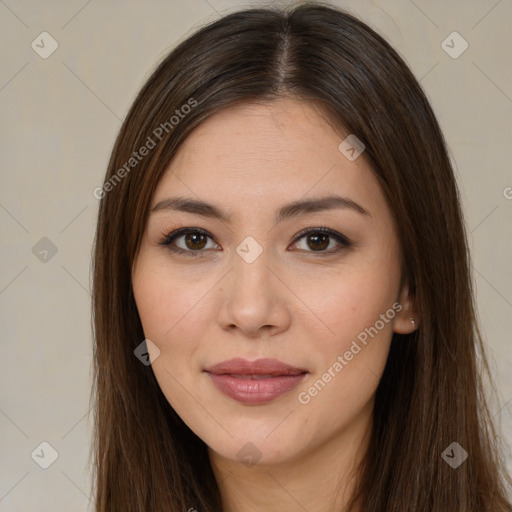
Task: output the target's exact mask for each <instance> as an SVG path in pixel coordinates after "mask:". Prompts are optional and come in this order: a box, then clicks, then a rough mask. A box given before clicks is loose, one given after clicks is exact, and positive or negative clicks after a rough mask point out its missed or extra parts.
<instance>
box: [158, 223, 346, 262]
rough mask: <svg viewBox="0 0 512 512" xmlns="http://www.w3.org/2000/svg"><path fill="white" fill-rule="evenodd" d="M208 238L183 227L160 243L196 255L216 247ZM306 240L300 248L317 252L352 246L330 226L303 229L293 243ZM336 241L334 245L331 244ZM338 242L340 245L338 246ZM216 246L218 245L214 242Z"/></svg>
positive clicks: (196, 231) (177, 251) (206, 235)
mask: <svg viewBox="0 0 512 512" xmlns="http://www.w3.org/2000/svg"><path fill="white" fill-rule="evenodd" d="M208 239H210V240H211V241H212V242H213V238H212V237H211V235H210V234H209V233H208V232H206V231H204V230H202V229H198V228H181V229H178V230H176V231H174V232H173V233H169V234H168V235H166V236H165V237H164V238H163V240H162V241H161V242H160V245H163V246H166V247H168V249H169V250H170V251H172V252H175V253H187V255H191V256H196V255H199V254H201V253H204V252H205V251H203V249H212V248H213V249H214V248H215V247H207V245H208ZM180 240H181V241H182V244H181V245H180V244H178V243H177V242H178V241H180ZM301 240H304V242H305V244H306V245H305V247H302V248H301V247H299V249H300V250H304V251H306V252H317V253H327V254H332V253H334V252H338V251H340V250H342V249H344V248H347V247H350V245H351V242H350V240H349V239H348V238H347V237H346V236H344V235H342V234H341V233H338V232H337V231H333V230H331V229H328V228H309V229H307V230H305V231H302V232H301V233H299V234H298V235H297V237H296V238H295V241H294V242H293V244H292V245H295V246H298V245H299V243H298V242H299V241H301ZM333 241H334V242H335V244H334V247H333V246H332V245H331V244H332V242H333ZM336 244H337V246H338V247H336ZM213 245H214V246H217V247H218V245H217V244H216V243H215V242H213Z"/></svg>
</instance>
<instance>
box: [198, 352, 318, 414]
mask: <svg viewBox="0 0 512 512" xmlns="http://www.w3.org/2000/svg"><path fill="white" fill-rule="evenodd" d="M204 371H205V372H206V373H208V375H209V376H210V378H211V379H212V382H213V384H215V386H216V387H217V388H218V389H219V390H220V391H221V392H223V393H224V394H225V395H227V396H229V397H230V398H233V399H234V400H237V401H239V402H242V403H246V404H261V403H266V402H269V401H271V400H274V399H275V398H277V397H279V396H281V395H283V394H285V393H287V392H288V391H290V390H292V389H293V388H295V387H296V386H298V385H299V384H300V382H301V381H302V380H303V378H304V377H305V376H306V374H307V373H308V372H307V370H304V369H302V368H296V367H293V366H290V365H288V364H286V363H283V362H282V361H278V360H277V359H257V360H256V361H247V360H246V359H241V358H234V359H229V360H228V361H223V362H221V363H218V364H216V365H213V366H210V367H208V368H206V369H205V370H204Z"/></svg>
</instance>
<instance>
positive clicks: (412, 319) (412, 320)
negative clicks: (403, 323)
mask: <svg viewBox="0 0 512 512" xmlns="http://www.w3.org/2000/svg"><path fill="white" fill-rule="evenodd" d="M409 320H410V321H411V324H412V325H416V322H415V321H414V318H413V317H412V316H411V317H409Z"/></svg>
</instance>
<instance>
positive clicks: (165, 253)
mask: <svg viewBox="0 0 512 512" xmlns="http://www.w3.org/2000/svg"><path fill="white" fill-rule="evenodd" d="M97 195H98V197H101V198H102V199H101V206H100V213H99V219H98V229H97V236H96V244H95V257H94V304H93V307H94V327H95V378H96V386H95V394H94V398H95V407H96V430H95V452H94V454H95V470H96V487H97V488H96V510H97V511H114V510H120V511H121V510H122V511H126V510H137V511H142V510H144V511H164V510H165V511H183V510H189V511H193V510H197V511H200V512H202V511H217V512H218V511H223V512H233V511H237V512H246V511H253V510H259V511H270V510H281V511H287V510H290V511H291V510H293V511H295V510H308V511H311V512H313V511H315V512H317V511H334V510H336V511H352V512H356V511H357V512H362V511H365V512H384V511H391V510H393V511H395V510H400V511H402V510H414V511H415V512H418V511H428V512H453V511H461V512H462V511H464V512H470V511H471V512H477V511H478V512H483V511H493V512H497V511H510V510H512V507H511V505H510V503H509V502H508V501H507V500H508V497H507V487H506V485H509V484H510V479H509V477H507V476H506V475H505V474H504V471H503V467H502V461H501V459H500V452H499V446H497V445H496V444H497V443H496V433H495V430H494V427H493V424H492V422H491V419H490V414H489V411H488V407H487V404H486V400H485V397H484V395H483V392H482V376H481V373H480V372H479V370H478V369H477V364H478V363H479V362H480V363H481V366H482V368H483V370H484V371H485V372H486V374H485V375H487V376H489V375H488V373H489V372H488V367H487V362H486V359H485V355H484V353H483V346H482V342H481V339H480V334H479V331H478V326H477V323H476V320H475V313H474V306H473V295H472V289H471V280H470V273H469V256H468V250H467V245H466V238H465V232H464V226H463V219H462V214H461V209H460V205H459V199H458V193H457V188H456V183H455V179H454V175H453V172H452V169H451V167H450V162H449V159H448V156H447V152H446V148H445V145H444V140H443V136H442V134H441V132H440V129H439V126H438V123H437V121H436V119H435V117H434V114H433V113H432V110H431V108H430V106H429V104H428V101H427V99H426V98H425V95H424V94H423V92H422V90H421V88H420V87H419V85H418V83H417V81H416V80H415V78H414V77H413V75H412V74H411V72H410V71H409V69H408V68H407V66H406V65H405V63H404V62H403V60H402V59H401V58H400V57H399V56H398V55H397V54H396V52H395V51H394V50H393V49H392V48H391V47H390V46H389V45H388V44H387V43H386V42H385V41H384V40H383V39H382V38H381V37H380V36H379V35H377V34H376V33H375V32H374V31H373V30H371V29H370V28H369V27H367V26H366V25H365V24H363V23H362V22H360V21H358V20H357V19H355V18H354V17H352V16H350V15H348V14H346V13H344V12H342V11H339V10H336V9H333V8H330V7H328V6H323V5H319V4H314V5H307V4H304V5H302V6H298V7H295V8H293V9H289V10H284V11H279V10H276V9H254V10H246V11H241V12H237V13H234V14H231V15H228V16H225V17H223V18H221V19H220V20H218V21H216V22H214V23H211V24H210V25H208V26H206V27H204V28H202V29H201V30H199V31H198V32H196V33H195V34H193V35H192V36H191V37H189V38H188V39H187V40H185V41H184V42H182V43H181V44H180V45H179V46H178V47H177V48H176V49H175V50H173V51H172V52H171V53H170V55H169V56H168V57H167V58H166V59H165V60H164V61H163V62H162V63H161V64H160V65H159V66H158V68H157V69H156V71H155V72H154V73H153V75H152V76H151V77H150V78H149V80H148V81H147V83H146V84H145V85H144V87H143V88H142V90H141V91H140V93H139V95H138V96H137V98H136V100H135V102H134V104H133V106H132V107H131V109H130V112H129V113H128V115H127V118H126V120H125V122H124V124H123V126H122V128H121V131H120V133H119V135H118V137H117V141H116V144H115V147H114V149H113V151H112V157H111V160H110V163H109V168H108V171H107V176H106V181H105V184H104V186H103V187H102V188H101V189H98V190H97ZM477 354H478V357H479V358H480V359H479V360H478V359H477Z"/></svg>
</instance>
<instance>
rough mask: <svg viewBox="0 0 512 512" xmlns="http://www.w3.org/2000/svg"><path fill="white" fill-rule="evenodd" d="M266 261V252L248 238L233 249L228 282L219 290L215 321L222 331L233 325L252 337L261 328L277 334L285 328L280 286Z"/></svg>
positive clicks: (252, 239) (283, 305)
mask: <svg viewBox="0 0 512 512" xmlns="http://www.w3.org/2000/svg"><path fill="white" fill-rule="evenodd" d="M269 258H270V251H269V250H265V249H264V248H263V246H262V245H260V244H259V243H258V242H256V240H255V239H254V238H252V237H247V238H246V239H245V240H244V241H242V242H241V243H240V244H239V245H238V247H237V248H236V253H233V260H232V270H231V272H229V274H228V276H229V277H228V276H227V277H228V283H226V286H224V287H223V290H224V292H223V293H224V294H225V295H224V297H223V298H222V308H221V312H220V317H219V321H220V323H221V324H223V326H224V327H225V328H226V327H231V328H232V327H233V326H236V327H238V328H239V329H240V330H242V331H244V333H245V334H246V335H255V334H256V333H257V332H258V330H259V329H260V328H261V327H263V326H272V327H274V328H277V330H279V331H280V330H282V329H283V328H285V326H286V324H287V322H288V320H289V314H288V312H287V309H286V307H285V301H283V300H282V299H283V297H282V293H283V290H282V289H281V290H280V289H279V288H280V283H279V281H278V280H277V279H276V277H275V276H274V275H273V272H271V271H270V269H269V268H268V267H269V266H271V262H270V261H269ZM281 286H282V285H281Z"/></svg>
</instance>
